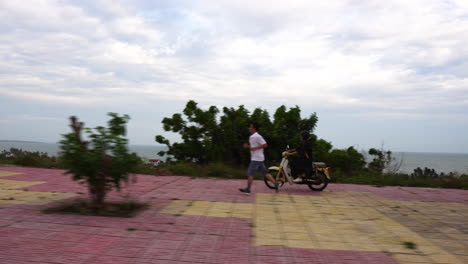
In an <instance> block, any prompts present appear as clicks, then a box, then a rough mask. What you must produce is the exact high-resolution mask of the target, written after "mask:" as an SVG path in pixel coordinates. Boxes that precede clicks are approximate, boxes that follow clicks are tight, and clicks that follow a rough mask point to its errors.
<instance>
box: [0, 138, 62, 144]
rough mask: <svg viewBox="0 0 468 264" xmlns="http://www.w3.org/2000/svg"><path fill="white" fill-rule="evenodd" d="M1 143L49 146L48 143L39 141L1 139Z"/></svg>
mask: <svg viewBox="0 0 468 264" xmlns="http://www.w3.org/2000/svg"><path fill="white" fill-rule="evenodd" d="M0 142H9V143H42V144H47V143H46V142H39V141H26V140H8V139H0ZM51 144H55V143H51Z"/></svg>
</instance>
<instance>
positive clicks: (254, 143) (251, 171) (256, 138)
mask: <svg viewBox="0 0 468 264" xmlns="http://www.w3.org/2000/svg"><path fill="white" fill-rule="evenodd" d="M257 130H258V124H257V123H250V124H249V133H250V137H249V144H244V148H246V149H248V150H250V164H249V168H248V169H247V177H248V180H247V187H246V188H240V189H239V191H241V192H243V193H245V194H250V189H251V188H252V183H253V180H254V176H255V173H257V171H260V173H262V174H263V175H264V176H265V177H266V178H267V179H268V180H270V181H271V182H273V183H274V184H275V188H276V192H278V188H279V185H278V183H277V182H276V181H275V179H274V178H273V176H271V174H269V173H268V170H267V169H266V167H265V163H263V161H264V160H265V156H264V155H263V149H264V148H266V147H268V145H267V143H266V141H265V139H263V137H262V136H261V135H260V134H258V133H257Z"/></svg>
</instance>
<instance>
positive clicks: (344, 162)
mask: <svg viewBox="0 0 468 264" xmlns="http://www.w3.org/2000/svg"><path fill="white" fill-rule="evenodd" d="M328 159H329V160H328V164H329V165H330V166H331V167H332V168H334V169H339V171H340V172H342V173H344V174H346V175H352V174H354V173H356V172H359V171H362V170H363V168H364V166H365V165H366V161H365V160H364V156H363V155H362V154H361V153H359V152H358V151H357V150H356V149H355V148H354V147H349V148H347V149H334V150H332V151H331V152H330V154H329V155H328Z"/></svg>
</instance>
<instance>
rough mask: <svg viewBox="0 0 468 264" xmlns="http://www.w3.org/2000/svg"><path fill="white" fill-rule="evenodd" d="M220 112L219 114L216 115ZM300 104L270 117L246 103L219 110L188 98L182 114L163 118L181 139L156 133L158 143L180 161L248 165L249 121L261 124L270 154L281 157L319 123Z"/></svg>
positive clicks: (166, 129)
mask: <svg viewBox="0 0 468 264" xmlns="http://www.w3.org/2000/svg"><path fill="white" fill-rule="evenodd" d="M218 114H221V116H220V117H218V116H217V115H218ZM300 114H301V110H300V109H299V107H298V106H296V107H292V108H290V109H286V107H285V106H281V107H279V108H278V109H277V110H276V112H275V114H274V115H273V117H274V120H273V121H272V120H271V119H270V115H269V113H268V112H267V111H266V110H264V109H261V108H256V109H254V111H253V112H252V113H250V112H249V111H248V110H247V109H246V108H245V107H244V106H242V105H241V106H239V107H237V108H233V107H230V108H228V107H224V108H223V111H222V113H219V110H218V108H216V107H215V106H211V107H209V109H208V110H202V109H200V108H199V107H198V105H197V103H196V102H194V101H189V102H188V103H187V105H186V106H185V109H184V111H183V114H179V113H177V114H174V115H173V116H172V117H171V118H164V119H163V121H162V123H163V128H164V130H165V131H167V132H174V133H178V134H179V135H180V136H181V138H182V142H176V143H171V142H169V140H167V139H166V138H165V137H163V136H162V135H157V136H156V142H158V143H160V144H164V145H166V146H167V148H168V149H167V151H162V152H160V153H159V154H160V155H164V154H167V155H169V156H171V157H172V158H173V159H175V160H178V161H184V160H185V161H192V162H197V163H207V162H227V163H231V164H235V165H239V164H244V165H245V164H247V162H248V161H249V152H248V151H246V150H244V149H243V148H242V144H243V143H247V142H248V137H249V134H248V131H247V126H248V124H249V122H252V121H254V122H257V123H259V125H260V130H259V132H260V134H262V135H263V137H264V138H265V140H266V141H267V142H268V146H269V147H268V148H267V149H266V156H267V157H278V158H280V155H281V151H283V150H284V148H285V147H286V145H290V146H297V145H299V144H300V142H299V134H300V132H301V131H304V130H307V131H310V132H312V131H313V130H314V128H315V126H316V123H317V116H316V114H315V113H314V114H312V115H310V116H309V117H307V118H302V117H301V115H300Z"/></svg>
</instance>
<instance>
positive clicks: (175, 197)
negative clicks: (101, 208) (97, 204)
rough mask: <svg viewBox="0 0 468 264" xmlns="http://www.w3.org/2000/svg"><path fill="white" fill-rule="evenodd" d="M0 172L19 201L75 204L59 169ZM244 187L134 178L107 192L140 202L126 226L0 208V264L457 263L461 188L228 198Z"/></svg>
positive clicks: (259, 188) (461, 245)
mask: <svg viewBox="0 0 468 264" xmlns="http://www.w3.org/2000/svg"><path fill="white" fill-rule="evenodd" d="M0 171H11V172H15V173H16V174H14V175H12V174H8V175H6V174H5V173H3V174H0V175H1V177H2V178H1V180H12V181H26V182H29V183H28V184H30V185H29V186H28V187H26V188H28V189H29V191H28V192H31V193H33V192H38V193H42V192H53V191H55V192H58V193H71V194H76V195H77V196H78V197H86V194H85V193H86V189H85V188H84V187H83V186H80V185H79V184H77V183H75V182H72V181H70V176H64V175H63V173H64V171H61V170H46V169H31V168H15V167H13V168H11V167H8V168H5V169H0ZM34 182H41V184H34V185H31V184H33V183H34ZM244 184H245V181H239V180H215V179H191V178H188V177H154V176H144V175H138V177H137V182H136V183H132V184H129V185H128V186H127V187H126V188H125V189H124V190H123V192H122V193H118V192H112V193H110V194H109V199H110V200H119V199H126V198H128V197H130V198H133V199H137V198H138V199H141V200H145V201H148V202H150V203H151V208H150V209H148V210H146V211H144V212H142V213H140V214H139V215H138V216H136V217H134V218H106V217H90V216H76V215H53V214H48V215H45V214H41V213H39V210H40V209H41V208H44V207H47V206H50V204H51V203H48V204H37V203H31V202H28V203H23V204H6V203H0V264H2V263H9V264H15V263H72V264H73V263H117V264H118V263H468V255H467V252H466V248H467V247H466V245H467V242H468V238H467V234H468V230H467V225H466V219H467V218H466V217H467V216H468V214H467V204H468V203H467V202H468V192H467V191H463V190H439V189H428V188H400V187H385V188H376V187H372V186H361V185H340V184H331V185H330V186H329V188H328V189H327V190H326V191H324V192H322V193H317V192H311V191H310V190H308V189H307V188H305V187H304V186H285V187H284V188H283V190H282V191H281V193H280V194H279V195H274V194H272V192H271V190H269V189H267V188H266V187H265V186H264V184H263V183H262V182H255V184H254V190H255V192H256V195H251V196H245V195H242V194H240V193H239V192H238V190H237V188H238V187H241V186H243V185H244ZM23 188H25V187H22V186H10V187H8V189H13V190H14V191H17V190H22V189H23ZM2 193H3V192H2ZM81 193H83V194H81ZM52 203H56V201H53V202H52ZM272 229H273V230H272ZM304 230H306V231H307V232H305V231H304ZM278 235H279V236H278ZM278 237H279V238H278ZM402 241H411V242H414V243H416V245H417V247H416V249H414V250H409V249H407V248H406V247H403V246H402V245H401V244H400V243H401V242H402ZM280 243H281V244H280ZM275 245H276V246H275Z"/></svg>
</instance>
